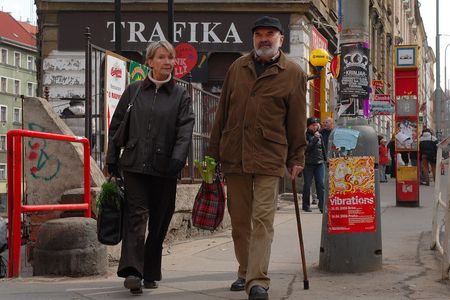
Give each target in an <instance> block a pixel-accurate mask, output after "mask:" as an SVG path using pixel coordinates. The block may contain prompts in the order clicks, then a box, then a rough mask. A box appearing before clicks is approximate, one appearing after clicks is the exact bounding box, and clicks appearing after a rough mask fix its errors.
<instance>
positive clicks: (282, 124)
mask: <svg viewBox="0 0 450 300" xmlns="http://www.w3.org/2000/svg"><path fill="white" fill-rule="evenodd" d="M252 31H253V46H254V50H253V51H251V52H250V53H249V54H247V55H244V56H243V57H240V58H239V59H237V60H236V61H235V62H234V63H233V64H232V65H231V67H230V69H229V70H228V73H227V76H226V78H225V82H224V85H223V89H222V95H221V98H220V103H219V108H218V110H217V112H216V117H215V122H214V126H213V129H212V132H211V140H210V144H209V149H208V154H209V155H210V156H212V157H214V158H215V159H217V160H218V161H219V162H220V163H221V167H222V171H223V172H224V174H225V177H226V180H227V186H228V189H227V192H228V201H227V203H228V211H229V213H230V216H231V225H232V236H233V242H234V250H235V254H236V258H237V261H238V263H239V269H238V272H237V276H238V279H237V280H236V281H235V282H234V283H233V284H232V285H231V290H233V291H239V290H244V289H245V290H246V292H247V294H249V299H253V300H255V299H269V296H268V293H267V290H268V289H269V284H270V279H269V277H268V276H267V273H268V267H269V260H270V251H271V244H272V239H273V233H274V228H273V221H274V216H275V211H276V203H277V196H278V183H279V180H280V178H281V177H282V176H284V174H285V168H287V170H288V172H289V175H290V177H291V178H295V177H296V176H297V175H298V174H299V173H300V172H301V171H302V170H303V166H304V149H305V147H306V141H305V129H306V125H305V120H306V76H305V74H304V72H303V71H302V70H301V69H300V67H299V66H298V64H296V63H295V62H293V61H291V60H290V59H289V58H288V57H287V56H286V55H285V54H284V53H283V52H282V51H281V50H280V47H281V45H282V44H283V40H284V36H283V28H282V26H281V23H280V21H279V20H278V19H276V18H271V17H262V18H260V19H258V20H257V21H256V22H255V24H254V26H253V28H252Z"/></svg>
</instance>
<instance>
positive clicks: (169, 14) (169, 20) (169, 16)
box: [167, 0, 174, 44]
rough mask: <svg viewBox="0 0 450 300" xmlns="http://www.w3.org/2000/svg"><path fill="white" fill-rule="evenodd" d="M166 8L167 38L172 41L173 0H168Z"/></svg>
mask: <svg viewBox="0 0 450 300" xmlns="http://www.w3.org/2000/svg"><path fill="white" fill-rule="evenodd" d="M167 4H168V8H167V35H168V38H167V40H168V41H169V42H170V43H171V44H172V43H173V21H174V11H173V0H168V3H167Z"/></svg>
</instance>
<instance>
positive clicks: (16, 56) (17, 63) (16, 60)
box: [14, 52, 20, 67]
mask: <svg viewBox="0 0 450 300" xmlns="http://www.w3.org/2000/svg"><path fill="white" fill-rule="evenodd" d="M14 65H15V66H16V67H20V52H14Z"/></svg>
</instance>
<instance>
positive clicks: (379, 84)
mask: <svg viewBox="0 0 450 300" xmlns="http://www.w3.org/2000/svg"><path fill="white" fill-rule="evenodd" d="M372 86H373V88H374V89H384V81H383V80H372Z"/></svg>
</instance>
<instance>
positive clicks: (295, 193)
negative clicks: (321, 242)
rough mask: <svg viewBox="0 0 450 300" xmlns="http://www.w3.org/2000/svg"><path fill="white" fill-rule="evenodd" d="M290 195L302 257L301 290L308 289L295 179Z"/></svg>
mask: <svg viewBox="0 0 450 300" xmlns="http://www.w3.org/2000/svg"><path fill="white" fill-rule="evenodd" d="M292 194H293V195H294V204H295V216H296V217H297V231H298V240H299V242H300V255H301V257H302V267H303V289H305V290H308V289H309V281H308V274H307V273H306V261H305V247H304V246H303V234H302V223H301V221H300V209H299V207H298V198H297V187H296V186H295V178H294V179H292Z"/></svg>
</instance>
